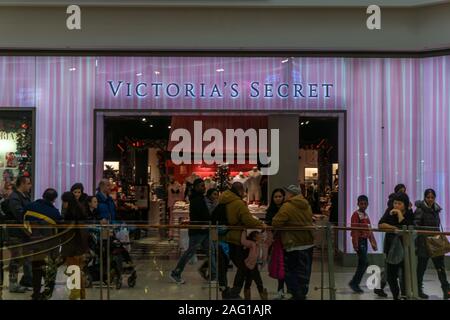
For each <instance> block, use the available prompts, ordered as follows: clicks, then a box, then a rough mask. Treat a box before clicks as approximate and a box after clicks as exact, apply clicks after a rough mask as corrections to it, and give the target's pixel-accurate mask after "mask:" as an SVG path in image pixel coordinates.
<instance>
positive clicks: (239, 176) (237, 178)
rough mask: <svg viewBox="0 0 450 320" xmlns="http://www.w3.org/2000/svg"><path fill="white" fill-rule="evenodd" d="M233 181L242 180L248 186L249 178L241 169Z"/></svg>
mask: <svg viewBox="0 0 450 320" xmlns="http://www.w3.org/2000/svg"><path fill="white" fill-rule="evenodd" d="M233 182H240V183H242V184H243V185H244V187H246V182H247V178H246V177H245V175H244V173H243V172H242V171H241V172H239V174H238V175H237V176H236V177H234V178H233Z"/></svg>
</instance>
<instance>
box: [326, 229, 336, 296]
mask: <svg viewBox="0 0 450 320" xmlns="http://www.w3.org/2000/svg"><path fill="white" fill-rule="evenodd" d="M332 235H333V233H332V229H331V223H327V226H326V236H327V252H328V282H329V283H328V289H329V290H330V300H336V288H335V279H334V249H333V239H332Z"/></svg>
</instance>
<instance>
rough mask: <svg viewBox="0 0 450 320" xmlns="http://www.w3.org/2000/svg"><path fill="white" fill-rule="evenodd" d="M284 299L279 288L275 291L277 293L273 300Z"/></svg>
mask: <svg viewBox="0 0 450 320" xmlns="http://www.w3.org/2000/svg"><path fill="white" fill-rule="evenodd" d="M283 299H284V292H283V290H280V291H278V292H277V295H276V296H275V297H274V298H273V300H283Z"/></svg>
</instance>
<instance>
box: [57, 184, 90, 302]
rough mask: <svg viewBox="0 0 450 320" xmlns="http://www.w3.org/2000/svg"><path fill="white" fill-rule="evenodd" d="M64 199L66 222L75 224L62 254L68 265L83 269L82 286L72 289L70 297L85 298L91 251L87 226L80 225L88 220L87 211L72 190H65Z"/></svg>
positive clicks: (72, 298)
mask: <svg viewBox="0 0 450 320" xmlns="http://www.w3.org/2000/svg"><path fill="white" fill-rule="evenodd" d="M61 200H62V201H63V210H64V213H65V214H64V222H65V223H66V224H73V226H72V229H71V230H70V233H71V237H72V238H71V240H70V241H69V242H68V243H66V244H65V245H63V247H62V250H61V255H62V257H63V258H65V263H66V265H67V266H71V265H76V266H78V267H79V268H80V271H81V288H80V289H72V290H71V292H70V296H69V299H71V300H76V299H85V298H86V291H85V283H86V281H85V272H84V268H85V260H86V258H85V254H87V253H88V252H89V242H88V241H89V233H88V229H87V228H86V227H83V226H80V224H83V223H85V222H86V220H87V216H86V212H85V210H84V209H83V207H82V206H81V204H80V202H79V201H77V199H76V198H75V196H74V195H73V193H72V192H64V194H63V195H62V197H61Z"/></svg>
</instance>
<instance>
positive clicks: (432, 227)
mask: <svg viewBox="0 0 450 320" xmlns="http://www.w3.org/2000/svg"><path fill="white" fill-rule="evenodd" d="M415 205H416V208H417V209H416V211H415V212H414V225H415V226H416V228H417V229H418V230H420V229H422V230H427V231H439V227H440V225H441V218H440V216H439V214H440V213H441V211H442V208H441V207H440V206H439V205H438V204H437V203H435V204H434V205H433V206H432V207H429V206H428V204H427V203H426V202H425V201H423V200H418V201H416V203H415ZM426 238H427V235H425V234H419V235H418V236H417V238H416V250H417V255H418V256H419V257H429V254H428V250H427V246H426Z"/></svg>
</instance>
